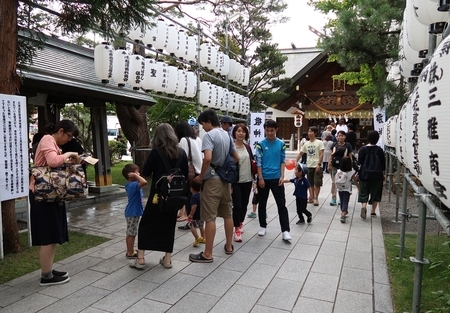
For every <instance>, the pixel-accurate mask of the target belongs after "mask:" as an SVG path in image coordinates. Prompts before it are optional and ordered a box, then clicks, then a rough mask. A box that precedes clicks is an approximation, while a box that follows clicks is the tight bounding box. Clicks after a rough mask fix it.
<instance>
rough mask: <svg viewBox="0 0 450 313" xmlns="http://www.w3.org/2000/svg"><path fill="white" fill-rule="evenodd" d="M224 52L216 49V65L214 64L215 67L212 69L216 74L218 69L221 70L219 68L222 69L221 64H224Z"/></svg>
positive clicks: (218, 72) (218, 71)
mask: <svg viewBox="0 0 450 313" xmlns="http://www.w3.org/2000/svg"><path fill="white" fill-rule="evenodd" d="M224 55H225V54H224V53H223V52H222V51H220V50H219V51H217V58H216V66H215V69H214V71H215V72H216V73H217V74H220V71H221V69H222V67H223V65H224Z"/></svg>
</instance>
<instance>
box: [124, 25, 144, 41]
mask: <svg viewBox="0 0 450 313" xmlns="http://www.w3.org/2000/svg"><path fill="white" fill-rule="evenodd" d="M144 36H145V28H142V27H140V26H137V27H135V26H132V27H131V30H130V32H129V34H128V36H127V37H128V38H129V39H131V40H133V41H135V42H142V41H143V39H144Z"/></svg>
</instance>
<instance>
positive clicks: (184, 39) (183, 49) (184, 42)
mask: <svg viewBox="0 0 450 313" xmlns="http://www.w3.org/2000/svg"><path fill="white" fill-rule="evenodd" d="M187 49H188V36H187V34H186V33H185V31H184V30H182V29H180V30H179V31H178V44H177V50H176V51H175V55H176V56H177V57H178V58H180V59H185V58H186V56H187Z"/></svg>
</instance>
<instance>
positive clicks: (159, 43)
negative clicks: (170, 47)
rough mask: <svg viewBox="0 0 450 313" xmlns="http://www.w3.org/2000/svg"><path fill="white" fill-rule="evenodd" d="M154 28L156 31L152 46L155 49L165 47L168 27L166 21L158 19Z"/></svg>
mask: <svg viewBox="0 0 450 313" xmlns="http://www.w3.org/2000/svg"><path fill="white" fill-rule="evenodd" d="M156 28H157V30H158V31H157V34H156V40H155V42H154V47H155V49H158V50H161V51H162V50H164V49H166V48H167V41H168V37H169V36H168V31H169V27H168V26H167V24H166V22H164V20H163V19H159V20H158V22H157V23H156Z"/></svg>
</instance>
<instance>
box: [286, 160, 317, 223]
mask: <svg viewBox="0 0 450 313" xmlns="http://www.w3.org/2000/svg"><path fill="white" fill-rule="evenodd" d="M307 174H308V167H307V166H306V165H305V164H303V163H301V161H299V162H298V163H297V166H296V167H295V177H294V178H291V179H286V180H284V182H285V183H294V185H295V189H294V196H295V204H296V206H297V215H298V221H297V223H296V224H305V218H304V217H303V215H305V216H306V221H307V222H308V224H309V223H311V221H312V214H311V212H309V211H308V209H307V208H306V207H307V206H308V189H309V187H311V184H310V183H309V181H308V179H307V178H306V175H307Z"/></svg>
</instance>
